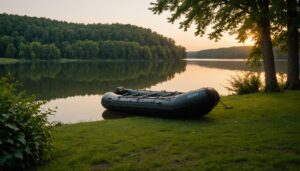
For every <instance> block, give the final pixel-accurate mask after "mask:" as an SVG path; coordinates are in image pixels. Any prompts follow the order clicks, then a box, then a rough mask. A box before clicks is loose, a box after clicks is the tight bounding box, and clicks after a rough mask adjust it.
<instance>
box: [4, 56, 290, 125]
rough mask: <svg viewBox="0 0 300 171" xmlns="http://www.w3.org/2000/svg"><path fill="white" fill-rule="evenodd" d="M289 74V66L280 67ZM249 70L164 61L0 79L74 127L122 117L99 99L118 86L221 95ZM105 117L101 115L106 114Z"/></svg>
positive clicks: (29, 67) (43, 70)
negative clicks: (41, 102) (205, 90)
mask: <svg viewBox="0 0 300 171" xmlns="http://www.w3.org/2000/svg"><path fill="white" fill-rule="evenodd" d="M276 69H277V71H279V72H286V62H284V61H278V62H276ZM247 70H249V69H248V67H247V66H246V64H245V62H243V61H181V62H178V61H177V62H176V61H169V62H166V61H160V62H92V61H91V62H67V63H61V62H34V63H22V64H14V65H0V75H5V74H7V73H8V72H10V73H12V74H13V75H14V76H15V77H16V78H17V79H18V80H19V81H21V82H23V84H24V88H25V90H26V91H27V92H28V93H30V94H35V95H36V96H37V98H38V99H41V100H49V102H48V103H47V104H46V105H45V106H44V107H45V108H52V109H53V108H55V107H58V109H57V112H56V114H55V116H50V117H49V120H50V121H60V122H63V123H76V122H81V121H94V120H102V119H103V118H104V119H106V118H118V117H119V116H120V115H109V114H107V113H106V112H105V109H104V108H103V107H102V106H101V105H100V99H101V95H102V94H103V93H104V92H106V91H109V90H114V89H115V88H116V87H118V86H124V87H129V88H134V89H145V88H146V89H151V90H167V91H183V92H185V91H190V90H194V89H198V88H201V87H213V88H215V89H216V90H217V91H218V92H219V93H220V94H221V95H227V94H228V93H229V92H228V91H227V90H226V89H225V86H227V82H228V79H229V78H230V76H233V75H236V74H237V73H238V72H240V71H247ZM102 113H103V115H102Z"/></svg>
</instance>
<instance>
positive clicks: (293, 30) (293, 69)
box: [285, 0, 300, 89]
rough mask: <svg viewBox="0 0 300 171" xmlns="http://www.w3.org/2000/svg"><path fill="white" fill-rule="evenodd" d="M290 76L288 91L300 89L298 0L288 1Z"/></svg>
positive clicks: (287, 85)
mask: <svg viewBox="0 0 300 171" xmlns="http://www.w3.org/2000/svg"><path fill="white" fill-rule="evenodd" d="M287 14H288V15H287V27H288V30H287V33H288V34H287V39H288V76H287V84H286V87H285V88H286V89H298V88H300V81H299V49H298V48H299V44H298V22H299V21H298V20H297V0H287Z"/></svg>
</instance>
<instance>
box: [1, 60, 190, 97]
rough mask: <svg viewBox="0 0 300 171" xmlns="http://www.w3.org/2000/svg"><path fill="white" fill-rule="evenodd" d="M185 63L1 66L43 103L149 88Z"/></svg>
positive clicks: (172, 73)
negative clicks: (113, 91)
mask: <svg viewBox="0 0 300 171" xmlns="http://www.w3.org/2000/svg"><path fill="white" fill-rule="evenodd" d="M185 67H186V62H185V61H181V62H178V61H169V62H162V61H160V62H159V61H158V62H69V63H60V62H36V63H24V64H16V65H4V66H0V75H5V73H8V72H9V73H11V74H13V75H14V76H15V77H16V78H17V80H19V81H21V82H22V83H23V84H24V88H25V90H26V91H27V92H28V93H29V94H35V95H36V96H37V98H38V99H40V100H51V99H56V98H66V97H70V96H78V95H81V96H82V95H95V94H103V93H104V92H106V91H109V90H114V89H115V88H116V87H118V86H124V87H131V88H145V87H150V86H151V85H153V84H157V83H160V82H163V81H167V80H170V79H172V78H173V77H174V75H175V73H180V72H183V71H184V70H185Z"/></svg>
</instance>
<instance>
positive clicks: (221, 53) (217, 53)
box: [187, 46, 287, 59]
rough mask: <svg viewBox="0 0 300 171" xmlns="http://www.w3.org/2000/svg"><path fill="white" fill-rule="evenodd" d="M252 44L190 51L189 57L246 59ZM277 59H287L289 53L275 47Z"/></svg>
mask: <svg viewBox="0 0 300 171" xmlns="http://www.w3.org/2000/svg"><path fill="white" fill-rule="evenodd" d="M251 48H252V46H235V47H229V48H218V49H206V50H201V51H195V52H188V53H187V57H188V58H219V59H246V58H248V57H249V54H250V51H251ZM273 52H274V56H275V58H276V59H287V54H286V53H283V52H280V50H279V49H278V48H274V49H273Z"/></svg>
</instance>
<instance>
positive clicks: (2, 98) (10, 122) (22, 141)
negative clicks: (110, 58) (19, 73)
mask: <svg viewBox="0 0 300 171" xmlns="http://www.w3.org/2000/svg"><path fill="white" fill-rule="evenodd" d="M42 104H43V102H37V101H34V99H33V98H32V97H28V96H26V95H25V94H24V93H23V92H18V91H17V86H16V83H13V80H12V79H11V78H7V77H3V78H1V79H0V149H1V151H0V167H1V168H6V169H12V168H14V169H16V168H25V167H29V166H33V165H37V164H40V163H43V162H45V161H46V160H48V159H50V153H51V150H52V138H51V128H50V123H49V122H48V121H47V116H48V115H49V114H51V113H52V111H51V110H49V111H42V110H41V109H40V107H41V105H42Z"/></svg>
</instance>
